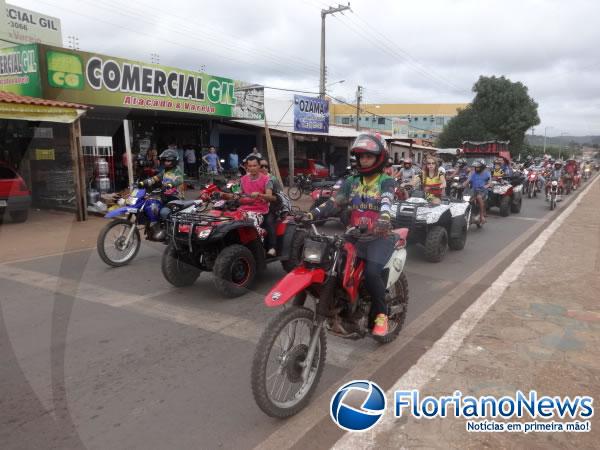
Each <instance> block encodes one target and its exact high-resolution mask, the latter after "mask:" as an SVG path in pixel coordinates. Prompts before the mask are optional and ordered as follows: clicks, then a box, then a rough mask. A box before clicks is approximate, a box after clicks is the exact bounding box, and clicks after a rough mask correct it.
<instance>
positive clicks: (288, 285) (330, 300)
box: [251, 224, 408, 418]
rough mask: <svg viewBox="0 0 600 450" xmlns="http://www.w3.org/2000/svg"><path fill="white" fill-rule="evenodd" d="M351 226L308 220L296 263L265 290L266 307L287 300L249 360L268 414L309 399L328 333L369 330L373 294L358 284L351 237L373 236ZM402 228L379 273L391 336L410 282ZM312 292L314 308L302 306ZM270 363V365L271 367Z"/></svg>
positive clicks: (290, 410) (283, 412)
mask: <svg viewBox="0 0 600 450" xmlns="http://www.w3.org/2000/svg"><path fill="white" fill-rule="evenodd" d="M363 231H364V230H361V229H358V228H351V229H350V230H348V231H347V232H346V233H345V234H344V235H341V236H338V235H334V236H326V235H323V234H320V233H319V232H318V231H317V229H316V227H315V226H314V224H312V226H311V230H310V231H309V233H308V236H307V238H306V241H305V244H304V253H303V259H304V262H303V264H302V265H301V266H299V267H297V268H295V269H294V270H293V271H292V272H290V273H289V274H287V275H286V276H285V277H284V278H282V279H281V280H280V281H279V282H278V283H277V284H276V285H275V286H274V287H273V288H272V289H271V291H270V292H269V293H268V294H267V296H266V297H265V304H266V305H267V306H268V307H269V308H274V307H279V306H282V305H285V304H287V303H290V302H291V303H292V305H293V306H292V307H289V308H285V309H284V310H283V311H282V312H281V313H279V314H278V315H277V316H276V317H274V318H273V319H272V320H271V321H270V322H269V323H268V325H267V326H266V328H265V330H264V332H263V334H262V336H261V338H260V340H259V342H258V345H257V347H256V352H255V354H254V360H253V363H252V374H251V378H252V393H253V394H254V399H255V401H256V403H257V404H258V406H259V407H260V408H261V409H262V410H263V411H264V412H265V413H266V414H267V415H269V416H271V417H280V418H282V417H289V416H292V415H294V414H296V413H298V412H299V411H300V410H302V409H303V408H304V407H305V406H306V405H307V404H308V402H309V400H310V397H311V395H312V394H313V392H314V390H315V388H316V386H317V384H318V382H319V378H320V377H321V374H322V372H323V367H324V365H325V356H326V351H327V333H326V331H329V332H330V333H332V334H334V335H336V336H340V337H342V338H347V339H360V338H364V337H366V336H369V335H370V325H371V320H370V309H371V300H370V298H369V294H368V293H367V291H366V288H365V286H364V277H363V271H364V269H365V262H364V261H363V260H361V259H358V257H357V250H356V246H355V244H354V243H353V242H357V241H360V240H363V239H364V240H366V239H373V236H372V235H368V234H366V233H363ZM407 234H408V230H407V229H405V228H403V229H397V230H394V232H393V236H394V237H395V239H396V242H395V244H394V252H393V254H392V256H391V258H390V260H389V262H388V263H387V265H386V266H385V268H384V270H383V273H382V276H383V278H384V283H385V284H386V286H387V289H386V292H387V293H386V303H387V304H388V308H389V327H390V328H389V333H388V334H387V335H385V336H373V338H374V339H375V340H376V341H378V342H379V343H382V344H385V343H389V342H391V341H393V340H394V339H396V337H397V336H398V334H399V333H400V330H401V329H402V327H403V325H404V321H405V319H406V311H407V305H408V282H407V280H406V276H405V274H404V272H403V270H404V263H405V261H406V249H405V247H406V237H407ZM309 296H310V297H312V298H313V299H314V309H309V308H307V307H306V306H305V302H306V299H307V297H309ZM269 369H272V372H271V371H269Z"/></svg>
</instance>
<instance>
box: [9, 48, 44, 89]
mask: <svg viewBox="0 0 600 450" xmlns="http://www.w3.org/2000/svg"><path fill="white" fill-rule="evenodd" d="M38 56H39V55H38V49H37V46H36V45H35V44H28V45H18V46H16V47H8V48H2V49H0V91H6V92H12V93H13V94H20V95H29V96H30V97H41V94H42V86H41V83H40V64H39V57H38Z"/></svg>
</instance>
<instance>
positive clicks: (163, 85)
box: [0, 44, 264, 191]
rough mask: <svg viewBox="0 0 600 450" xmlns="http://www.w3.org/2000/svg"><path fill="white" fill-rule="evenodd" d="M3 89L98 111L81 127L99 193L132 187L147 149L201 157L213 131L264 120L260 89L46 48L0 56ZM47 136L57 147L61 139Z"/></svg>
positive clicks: (89, 172) (90, 178)
mask: <svg viewBox="0 0 600 450" xmlns="http://www.w3.org/2000/svg"><path fill="white" fill-rule="evenodd" d="M0 90H5V91H9V92H15V93H20V94H24V95H29V96H32V97H37V98H41V99H49V100H57V101H67V102H73V103H77V104H84V105H91V106H93V110H92V111H91V112H90V114H88V115H87V116H86V117H85V119H83V120H82V122H81V129H82V144H83V154H84V165H85V173H86V178H87V183H86V185H87V188H88V189H98V190H101V191H106V189H109V190H110V191H114V190H119V189H120V188H122V187H125V186H127V185H129V184H131V182H132V181H133V179H134V178H135V177H136V175H138V173H136V172H137V168H136V161H138V160H143V159H144V158H145V157H146V156H147V154H148V151H149V149H152V148H155V149H156V150H157V153H160V151H161V150H164V148H166V147H167V145H169V144H172V143H175V144H177V146H178V148H180V149H183V148H192V149H194V150H195V151H196V152H197V153H198V157H200V156H201V152H202V150H203V149H206V148H208V146H209V145H215V141H216V142H219V141H220V136H219V135H218V134H217V135H216V137H215V135H214V133H213V130H214V129H215V128H218V127H219V126H221V125H226V124H227V123H229V122H231V120H232V119H257V120H260V119H264V91H263V88H262V87H261V86H258V85H250V84H248V83H245V82H241V81H237V80H232V79H229V78H225V77H218V76H211V75H208V74H205V73H202V72H193V71H188V70H181V69H177V68H173V67H166V66H160V65H156V64H146V63H143V62H139V61H131V60H127V59H123V58H116V57H109V56H104V55H98V54H93V53H87V52H80V51H74V50H69V49H64V48H59V47H52V46H47V45H41V44H31V45H21V46H15V47H11V48H6V49H1V50H0ZM48 136H51V137H49V139H50V140H52V143H53V144H55V145H58V144H59V143H60V142H61V139H64V136H62V135H60V134H59V133H57V132H54V131H53V132H52V133H50V134H48ZM247 143H248V144H250V143H251V140H250V139H248V140H247ZM217 145H218V144H217ZM227 145H228V144H227ZM181 153H183V152H181ZM24 157H25V156H24ZM20 163H26V161H21V162H20ZM106 166H108V169H107V170H105V169H104V168H105V167H106ZM99 167H102V173H98V171H97V168H99ZM106 178H108V179H109V180H108V182H107V181H106ZM100 179H102V180H100Z"/></svg>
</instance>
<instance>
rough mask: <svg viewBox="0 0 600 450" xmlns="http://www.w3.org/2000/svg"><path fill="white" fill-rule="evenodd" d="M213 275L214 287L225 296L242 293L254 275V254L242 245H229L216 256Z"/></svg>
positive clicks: (245, 290) (237, 295)
mask: <svg viewBox="0 0 600 450" xmlns="http://www.w3.org/2000/svg"><path fill="white" fill-rule="evenodd" d="M213 275H214V277H213V281H214V284H215V287H216V288H217V290H218V291H219V292H221V293H222V294H223V295H225V296H226V297H230V298H233V297H239V296H240V295H244V294H245V293H246V292H247V290H248V287H249V286H250V285H251V284H252V282H253V281H254V277H255V276H256V260H255V259H254V255H253V254H252V252H251V251H250V250H249V249H248V248H247V247H244V246H243V245H240V244H233V245H230V246H229V247H226V248H224V249H223V250H222V251H221V253H219V256H217V259H216V260H215V265H214V266H213Z"/></svg>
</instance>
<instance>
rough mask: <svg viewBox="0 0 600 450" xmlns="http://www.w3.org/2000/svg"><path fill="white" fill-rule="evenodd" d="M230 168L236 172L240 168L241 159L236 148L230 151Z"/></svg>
mask: <svg viewBox="0 0 600 450" xmlns="http://www.w3.org/2000/svg"><path fill="white" fill-rule="evenodd" d="M229 170H230V171H231V172H232V173H235V174H237V173H238V172H239V170H240V159H239V156H238V152H237V149H236V148H234V149H233V150H231V153H229Z"/></svg>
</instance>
